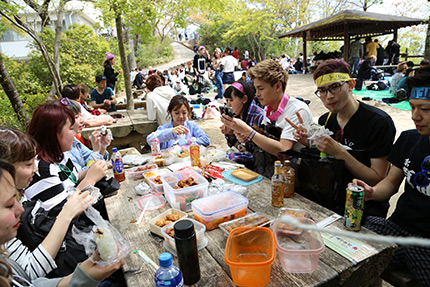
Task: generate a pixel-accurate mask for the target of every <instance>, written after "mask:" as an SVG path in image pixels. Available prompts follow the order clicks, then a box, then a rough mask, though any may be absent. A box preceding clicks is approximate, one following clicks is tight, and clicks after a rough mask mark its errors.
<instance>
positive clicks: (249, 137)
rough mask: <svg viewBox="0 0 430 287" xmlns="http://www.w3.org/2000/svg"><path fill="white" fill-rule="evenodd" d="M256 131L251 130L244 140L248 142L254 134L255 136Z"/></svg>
mask: <svg viewBox="0 0 430 287" xmlns="http://www.w3.org/2000/svg"><path fill="white" fill-rule="evenodd" d="M256 133H257V132H256V131H255V130H252V132H251V133H250V134H249V136H248V137H247V138H246V141H247V142H249V141H252V139H253V138H254V136H255V134H256Z"/></svg>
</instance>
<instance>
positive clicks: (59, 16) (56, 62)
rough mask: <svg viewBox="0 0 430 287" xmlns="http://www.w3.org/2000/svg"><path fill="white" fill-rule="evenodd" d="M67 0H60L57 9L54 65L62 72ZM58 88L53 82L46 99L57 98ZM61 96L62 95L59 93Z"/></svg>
mask: <svg viewBox="0 0 430 287" xmlns="http://www.w3.org/2000/svg"><path fill="white" fill-rule="evenodd" d="M66 3H67V0H63V1H60V4H59V5H58V11H57V23H56V25H55V38H54V67H55V69H56V70H57V71H58V73H59V72H60V46H61V33H62V32H63V19H64V5H65V4H66ZM60 92H61V91H60ZM56 93H57V92H56V89H55V85H54V83H52V86H51V91H50V92H49V94H48V96H47V97H46V100H47V101H49V100H53V99H54V98H55V94H56ZM58 96H59V97H61V95H58Z"/></svg>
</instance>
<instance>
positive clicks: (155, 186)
mask: <svg viewBox="0 0 430 287" xmlns="http://www.w3.org/2000/svg"><path fill="white" fill-rule="evenodd" d="M171 173H172V172H171V171H170V170H168V169H159V170H150V171H147V172H144V173H143V176H144V178H145V182H146V183H147V184H149V186H150V187H151V189H152V190H154V191H155V192H156V193H161V192H164V188H163V182H161V183H156V182H154V180H155V179H156V178H157V177H158V176H159V177H160V180H161V176H162V175H168V174H171Z"/></svg>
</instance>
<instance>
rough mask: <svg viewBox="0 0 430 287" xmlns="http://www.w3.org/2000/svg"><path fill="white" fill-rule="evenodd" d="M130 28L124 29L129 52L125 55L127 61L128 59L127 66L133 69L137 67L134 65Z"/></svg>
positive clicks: (132, 40) (134, 58) (134, 57)
mask: <svg viewBox="0 0 430 287" xmlns="http://www.w3.org/2000/svg"><path fill="white" fill-rule="evenodd" d="M129 31H130V28H127V29H125V39H127V40H128V47H129V52H130V53H129V54H128V55H127V61H128V67H129V68H130V71H131V70H134V69H135V68H137V65H136V56H135V53H134V52H135V49H134V37H130V34H129Z"/></svg>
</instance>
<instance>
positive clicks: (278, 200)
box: [272, 180, 284, 207]
mask: <svg viewBox="0 0 430 287" xmlns="http://www.w3.org/2000/svg"><path fill="white" fill-rule="evenodd" d="M272 205H273V206H275V207H282V206H284V184H283V183H282V181H281V180H279V181H278V180H277V181H274V182H273V183H272Z"/></svg>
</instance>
